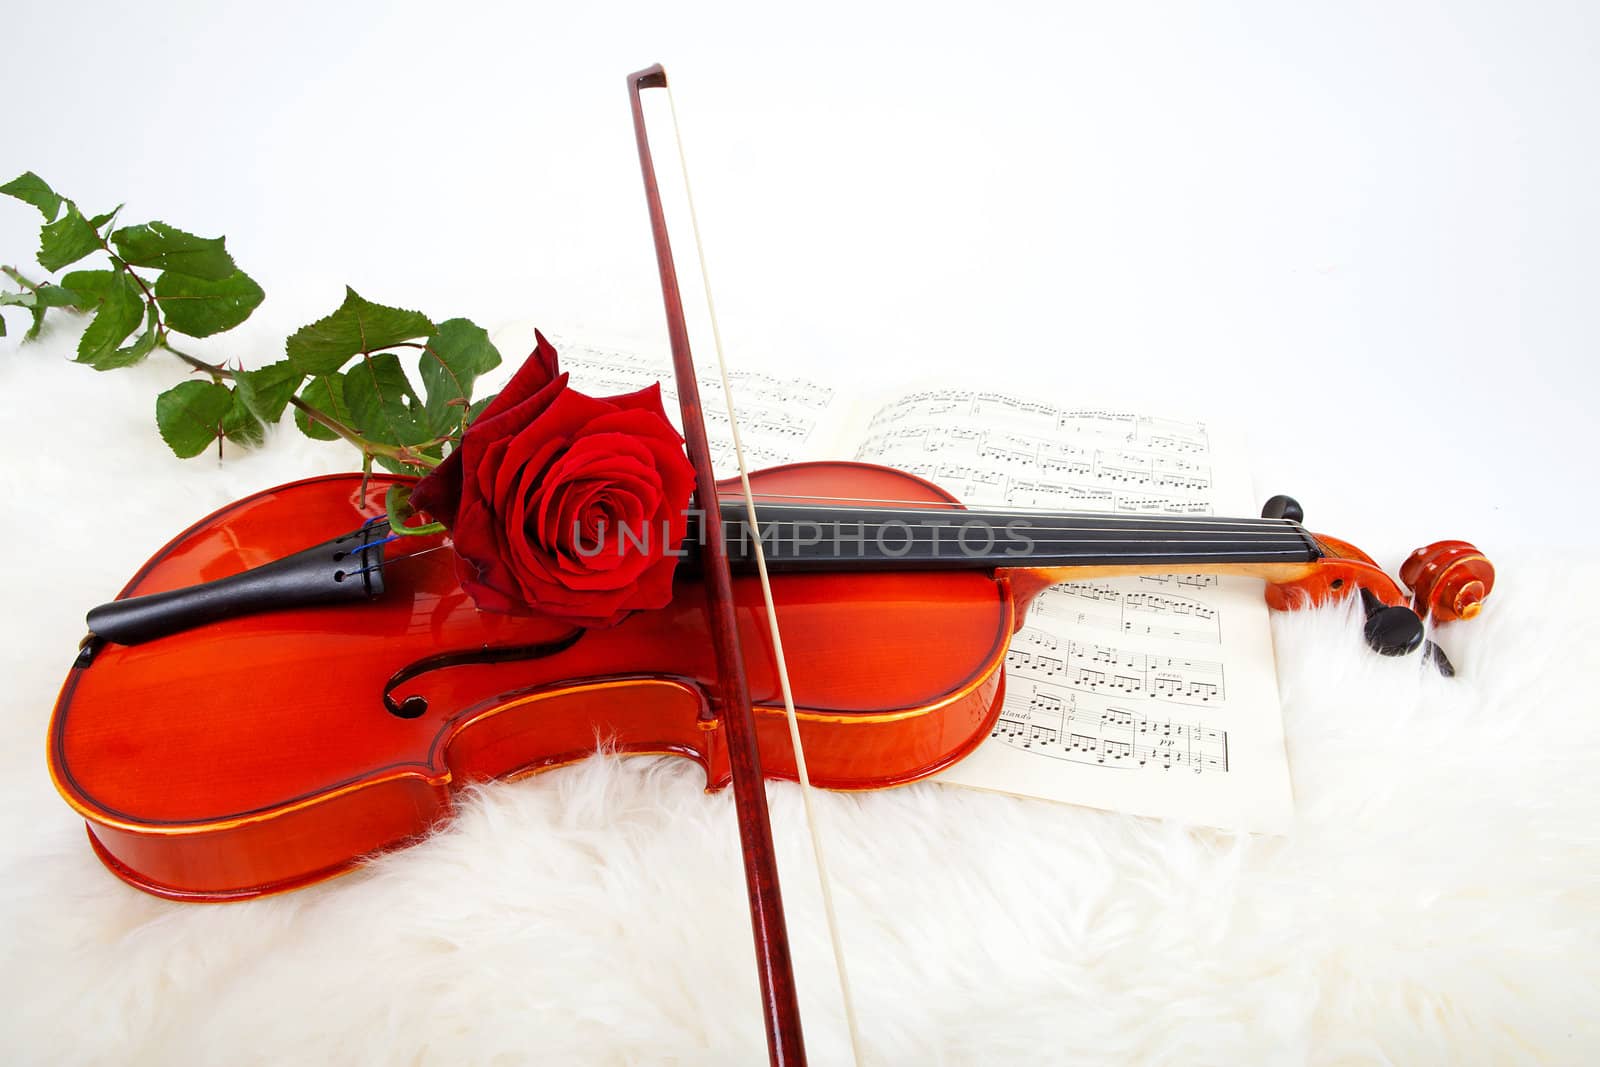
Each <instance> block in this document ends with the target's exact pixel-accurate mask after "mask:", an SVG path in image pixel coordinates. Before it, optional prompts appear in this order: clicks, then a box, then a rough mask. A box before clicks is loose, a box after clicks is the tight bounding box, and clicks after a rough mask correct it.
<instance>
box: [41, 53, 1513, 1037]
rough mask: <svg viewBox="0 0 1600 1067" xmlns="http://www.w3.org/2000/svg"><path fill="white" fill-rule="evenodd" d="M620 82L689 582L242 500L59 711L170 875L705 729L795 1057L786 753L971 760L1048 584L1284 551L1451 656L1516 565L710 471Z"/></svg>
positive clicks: (931, 763) (1397, 639) (110, 630)
mask: <svg viewBox="0 0 1600 1067" xmlns="http://www.w3.org/2000/svg"><path fill="white" fill-rule="evenodd" d="M629 86H630V91H631V93H632V100H633V106H634V116H635V127H636V132H637V135H638V138H639V147H640V157H641V167H642V169H643V173H644V177H645V185H646V193H647V201H648V203H649V207H650V212H651V220H652V226H653V229H654V232H655V238H656V241H655V243H656V250H657V255H658V266H659V267H660V270H661V274H662V286H663V293H664V296H665V299H666V306H667V315H668V325H669V337H670V339H671V342H672V349H673V355H674V362H675V368H676V372H677V378H678V383H679V391H680V400H681V402H682V404H683V416H684V419H683V421H684V434H685V439H686V447H687V449H688V453H689V457H690V459H691V461H692V462H693V464H694V466H695V470H696V499H697V501H699V502H700V511H701V518H700V521H699V523H698V526H697V528H696V529H695V530H694V532H693V533H692V535H691V537H690V538H689V540H688V541H686V542H685V544H684V545H683V546H682V547H681V549H680V551H681V552H682V553H683V559H682V561H681V562H680V564H679V566H678V570H677V574H676V578H675V583H674V587H673V597H672V600H671V602H670V604H669V605H668V606H667V607H665V608H663V609H661V610H658V611H643V612H637V613H635V614H633V615H631V616H629V617H627V618H626V619H624V620H623V621H622V622H620V623H619V624H618V625H615V626H613V627H610V628H605V629H588V630H585V629H581V628H576V627H573V626H571V625H570V624H568V623H565V622H562V621H559V620H556V619H552V618H547V617H544V616H540V615H536V614H535V615H500V614H491V613H486V612H481V611H478V610H477V609H476V608H475V607H474V605H473V603H472V601H471V599H470V598H469V597H468V595H467V594H466V593H465V592H464V591H463V589H462V588H461V585H460V583H459V582H458V580H457V577H456V572H455V569H454V567H453V566H452V562H451V558H450V553H449V552H448V551H439V550H440V549H443V548H445V547H446V543H445V540H444V538H443V537H442V536H441V535H434V536H423V537H395V536H393V532H392V531H391V530H390V528H389V525H388V523H389V520H387V519H386V518H385V517H384V516H385V507H384V498H385V494H386V493H387V491H388V490H389V488H390V487H391V486H394V485H408V484H410V480H409V479H406V478H402V477H399V476H375V477H371V478H370V479H364V478H363V477H362V476H361V475H358V474H351V475H335V476H327V477H320V478H312V479H308V480H305V481H300V482H295V483H293V484H290V485H285V486H281V487H278V488H275V489H271V490H268V491H266V492H262V493H257V494H255V495H253V496H249V497H246V498H245V499H243V500H240V501H237V502H235V503H233V504H230V505H228V506H227V507H224V508H222V509H221V510H219V511H217V512H215V513H214V514H211V515H209V516H207V517H205V518H203V519H201V520H200V521H199V522H197V523H195V524H194V525H192V526H191V527H189V528H188V529H187V530H184V531H183V532H182V533H180V534H178V535H177V536H176V537H174V538H173V539H172V540H171V541H170V542H169V543H168V544H167V545H166V546H165V547H164V548H162V549H161V550H160V551H159V552H157V553H156V554H155V555H154V556H153V557H152V558H151V559H150V561H149V562H148V563H146V564H145V565H144V567H143V568H141V569H140V570H139V572H138V573H137V574H136V575H135V576H134V577H133V579H132V580H131V581H130V582H129V583H128V584H127V586H126V587H125V588H124V589H123V590H122V592H121V594H120V595H119V596H118V598H117V599H116V600H115V601H113V602H111V603H109V604H106V605H103V606H102V607H100V608H96V609H95V610H94V611H92V612H90V614H89V619H88V621H89V629H90V636H89V637H87V638H86V639H85V642H84V644H83V645H82V647H81V650H80V653H79V656H78V659H77V661H76V663H75V664H74V666H73V667H72V669H71V672H70V675H69V676H68V678H67V680H66V682H65V685H64V686H63V688H62V691H61V694H60V697H59V700H58V701H57V704H56V707H55V711H54V715H53V717H52V720H51V723H50V729H49V741H48V745H49V755H48V759H49V767H50V773H51V775H52V778H53V780H54V782H55V784H56V786H57V788H58V789H59V791H60V792H61V794H62V796H63V797H64V798H65V799H66V801H67V802H68V803H69V804H70V805H71V806H72V807H73V808H74V809H76V810H77V811H78V813H79V814H81V815H82V816H83V818H84V819H85V821H86V823H87V825H88V832H89V840H90V844H91V845H92V847H93V848H94V850H95V852H96V854H97V855H98V856H99V858H100V859H101V860H102V861H103V862H104V864H105V865H106V866H107V867H108V868H109V869H110V870H111V871H112V872H113V873H114V874H116V875H117V876H118V877H119V878H121V879H123V880H124V881H126V882H128V883H130V884H131V885H134V886H136V887H137V888H139V889H142V890H144V891H146V892H150V893H154V894H157V895H159V896H163V897H167V898H170V899H174V900H185V901H227V900H237V899H242V898H248V897H255V896H260V895H262V894H268V893H276V892H280V891H284V890H288V889H292V888H295V887H297V886H302V885H305V884H308V883H311V882H316V881H319V880H322V879H325V878H328V877H330V876H333V875H336V874H338V873H340V872H342V871H346V870H348V869H350V868H351V867H352V865H354V864H355V863H356V862H357V861H358V860H359V859H360V858H361V857H363V856H366V855H368V854H370V853H373V852H375V851H378V850H383V849H390V848H395V847H397V846H401V845H404V844H405V843H406V842H408V841H411V840H414V839H416V838H417V837H418V836H419V835H421V834H423V833H425V832H426V831H428V830H429V829H430V828H431V827H433V826H434V825H436V824H437V823H438V822H439V821H440V820H442V819H444V818H446V817H447V816H448V814H449V812H450V810H451V806H452V802H453V796H454V794H455V793H456V791H457V790H459V789H460V788H461V787H462V786H463V785H464V784H466V783H469V782H475V781H482V780H485V779H515V778H518V777H522V776H525V775H529V774H533V773H537V772H539V771H543V770H548V769H550V768H554V767H559V766H562V765H564V764H568V763H572V762H575V761H577V760H581V759H584V758H586V757H588V756H590V755H591V754H592V753H593V752H594V751H595V749H596V747H597V745H604V746H605V747H606V748H608V749H609V750H611V751H615V752H617V753H622V754H645V753H649V754H672V755H678V756H684V757H687V758H689V759H693V760H695V761H696V762H698V763H699V764H700V765H701V766H702V767H703V768H704V769H705V774H706V781H707V786H708V788H710V789H719V788H722V787H723V786H726V785H729V784H730V783H731V784H732V785H733V787H734V789H735V792H736V797H737V799H738V810H739V822H740V832H741V836H742V840H743V842H744V846H745V853H746V859H747V863H746V871H747V881H748V883H749V892H750V900H751V908H752V923H753V928H754V930H755V944H756V950H757V959H758V965H759V974H760V978H761V982H762V990H763V1004H764V1011H765V1013H766V1022H767V1027H768V1035H769V1049H770V1050H771V1054H772V1059H773V1062H775V1063H778V1062H785V1063H799V1062H803V1061H804V1051H803V1045H802V1043H801V1040H800V1029H799V1016H798V1010H797V1008H796V1007H795V1003H794V991H793V977H792V973H791V971H790V967H789V958H788V948H787V942H786V933H785V928H784V925H783V918H782V905H781V895H780V894H779V891H778V886H777V874H776V865H775V863H774V862H773V859H772V842H771V835H770V828H769V827H768V826H767V824H766V810H765V795H764V792H763V786H762V782H763V779H764V778H784V779H801V780H806V779H808V780H809V781H810V782H812V783H815V784H816V785H818V786H822V787H824V788H829V789H879V788H885V787H889V786H894V785H899V784H902V783H906V782H913V781H917V780H919V779H922V778H925V777H927V776H929V775H932V774H934V773H936V772H938V771H940V770H941V769H943V768H945V767H948V766H949V765H951V764H952V763H954V762H956V761H958V760H960V759H961V758H962V757H964V756H965V755H967V754H968V753H970V752H971V751H972V750H973V749H974V748H976V747H977V746H978V745H979V744H980V743H981V742H982V741H983V740H984V739H986V738H987V737H988V736H989V735H990V733H991V731H992V730H993V728H994V726H995V721H996V718H997V716H998V714H999V711H1000V707H1001V702H1002V698H1003V695H1004V689H1005V681H1006V679H1005V656H1006V649H1007V644H1008V641H1009V639H1010V637H1011V635H1012V634H1013V633H1014V632H1015V631H1016V630H1017V629H1018V628H1019V627H1020V626H1021V625H1022V623H1023V621H1024V619H1025V618H1026V616H1027V613H1028V609H1029V606H1030V604H1031V603H1032V602H1033V600H1034V598H1035V597H1037V595H1038V594H1039V593H1040V592H1041V591H1043V590H1044V589H1046V588H1048V587H1049V586H1051V585H1054V584H1057V583H1059V582H1064V581H1072V580H1079V579H1085V578H1099V577H1107V576H1113V575H1128V574H1164V573H1170V572H1174V571H1179V572H1185V573H1205V574H1220V575H1244V576H1250V577H1255V578H1259V579H1262V580H1264V582H1265V583H1266V596H1267V600H1268V602H1269V604H1270V605H1271V606H1272V607H1274V608H1277V609H1291V608H1296V607H1303V606H1310V605H1316V604H1322V603H1326V602H1329V601H1330V600H1334V599H1339V598H1343V597H1359V598H1361V600H1362V601H1363V602H1364V604H1365V606H1366V610H1367V623H1366V628H1365V636H1366V639H1367V641H1368V642H1369V644H1371V645H1372V646H1373V647H1374V648H1375V649H1376V650H1377V651H1379V652H1382V653H1385V654H1402V653H1406V652H1412V651H1415V650H1417V649H1418V648H1425V649H1426V650H1427V651H1428V653H1429V654H1430V655H1432V656H1433V657H1434V658H1435V661H1436V662H1438V663H1439V665H1440V667H1441V669H1446V668H1448V661H1447V660H1445V659H1444V657H1443V654H1442V653H1440V652H1438V651H1437V649H1433V648H1432V646H1431V645H1429V644H1427V643H1426V642H1425V640H1424V628H1423V621H1424V620H1425V619H1429V618H1431V619H1433V620H1434V621H1438V622H1445V621H1450V620H1454V619H1460V618H1470V617H1471V616H1473V615H1475V614H1476V613H1477V612H1478V610H1479V609H1480V608H1481V606H1482V603H1483V601H1484V600H1485V598H1486V597H1487V596H1488V595H1489V593H1490V591H1491V589H1492V587H1493V582H1494V571H1493V567H1492V565H1491V564H1490V563H1489V562H1488V560H1486V559H1485V558H1484V557H1483V555H1482V553H1480V552H1478V551H1477V550H1476V549H1475V548H1473V546H1471V545H1470V544H1467V543H1466V542H1462V541H1444V542H1437V543H1435V544H1432V545H1429V546H1427V547H1425V548H1422V549H1418V550H1417V552H1416V553H1414V554H1413V555H1412V556H1411V558H1410V559H1409V560H1408V561H1407V562H1406V564H1405V566H1404V567H1403V568H1402V570H1401V574H1400V581H1398V582H1397V581H1395V580H1394V579H1392V578H1390V577H1389V576H1388V575H1387V574H1385V573H1384V571H1383V570H1382V569H1381V568H1379V567H1378V566H1377V565H1376V564H1375V563H1374V562H1373V561H1372V560H1371V559H1370V558H1369V557H1367V556H1366V555H1365V554H1363V553H1362V552H1361V551H1360V550H1359V549H1356V548H1355V547H1354V546H1352V545H1350V544H1348V543H1346V542H1344V541H1341V540H1338V539H1335V538H1332V537H1327V536H1324V535H1320V534H1314V533H1311V532H1309V531H1308V530H1307V529H1306V528H1305V526H1304V525H1303V522H1302V519H1303V515H1302V514H1301V510H1300V508H1299V505H1298V504H1296V503H1295V502H1294V501H1293V500H1291V499H1290V498H1288V497H1275V498H1273V500H1271V501H1269V502H1268V504H1267V506H1266V508H1265V509H1264V510H1263V515H1262V516H1261V517H1251V518H1238V519H1214V518H1210V517H1204V518H1202V517H1182V516H1173V517H1149V516H1129V515H1115V514H1105V515H1097V514H1083V513H1058V514H1057V513H1048V512H1040V511H1035V510H1017V511H1003V510H995V509H982V510H968V509H964V508H963V507H962V506H961V505H960V503H959V502H958V501H957V500H956V499H955V498H954V497H952V496H950V495H949V494H948V493H945V492H944V491H943V490H941V489H939V488H938V487H937V486H935V485H933V484H931V483H929V482H928V481H926V480H924V479H922V478H920V477H917V476H915V475H911V474H908V473H905V472H901V471H896V470H891V469H888V468H885V467H878V466H872V465H868V464H862V463H846V462H827V463H799V464H793V465H788V466H782V467H777V468H773V469H769V470H764V471H757V472H753V473H750V474H748V476H747V478H744V479H734V480H730V481H724V482H721V483H716V482H714V481H713V479H712V477H711V471H710V461H709V451H708V449H707V446H706V441H705V431H704V425H703V420H702V418H701V407H700V399H699V394H698V390H697V386H696V376H695V374H694V373H693V364H692V362H691V358H690V353H689V345H688V335H687V330H686V328H685V326H684V320H683V315H682V309H681V305H680V303H679V300H678V294H677V288H678V287H677V279H676V274H675V270H674V268H673V265H672V259H671V251H670V246H669V245H668V243H667V238H666V227H665V221H664V215H663V212H662V208H661V204H660V197H659V194H658V192H657V189H656V182H655V175H654V168H653V163H652V161H651V158H650V154H649V145H648V139H647V137H646V134H645V131H644V123H643V116H642V112H641V110H640V105H639V93H640V91H641V90H642V89H648V88H654V87H661V86H665V75H664V73H662V72H661V71H660V68H658V67H657V68H650V69H649V70H647V71H642V72H640V73H639V74H636V75H633V76H632V77H630V81H629ZM973 531H977V532H973ZM984 532H986V533H987V537H985V536H983V533H984ZM308 546H309V547H308ZM841 546H843V547H841ZM769 603H770V605H771V609H770V610H769ZM780 624H781V642H780V640H779V639H778V633H779V625H780ZM790 706H792V707H793V709H794V714H793V718H792V720H791V718H790V715H789V712H788V708H789V707H790ZM797 740H798V742H799V743H798V745H797V744H796V741H797Z"/></svg>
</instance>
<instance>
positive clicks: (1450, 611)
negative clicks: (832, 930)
mask: <svg viewBox="0 0 1600 1067" xmlns="http://www.w3.org/2000/svg"><path fill="white" fill-rule="evenodd" d="M1261 515H1262V518H1268V519H1286V520H1288V521H1289V522H1293V523H1299V522H1300V521H1301V520H1302V519H1303V518H1304V512H1303V510H1302V509H1301V507H1300V505H1299V503H1298V502H1297V501H1295V500H1294V498H1292V497H1287V496H1275V497H1273V498H1272V499H1271V500H1268V501H1267V503H1266V506H1265V507H1263V508H1262V509H1261ZM1316 540H1317V544H1318V545H1319V546H1320V547H1321V549H1322V550H1323V552H1324V553H1326V554H1325V555H1324V556H1323V558H1321V559H1319V560H1318V561H1317V562H1316V563H1315V564H1313V565H1312V566H1311V567H1310V568H1309V569H1308V570H1306V571H1303V572H1300V573H1295V574H1293V575H1291V576H1287V577H1285V578H1283V579H1280V580H1270V579H1269V580H1268V583H1267V603H1268V605H1269V606H1271V607H1273V608H1274V609H1277V610H1280V611H1283V610H1290V609H1293V608H1295V607H1299V606H1302V605H1315V604H1323V603H1327V602H1329V601H1333V600H1338V599H1342V598H1344V597H1346V596H1357V595H1358V596H1359V597H1360V598H1361V604H1362V607H1363V609H1364V610H1365V613H1366V624H1365V626H1364V627H1363V636H1364V637H1365V638H1366V641H1367V644H1368V645H1369V646H1370V647H1371V648H1372V649H1373V651H1375V652H1378V653H1380V654H1382V655H1385V656H1403V655H1407V654H1409V653H1411V652H1414V651H1416V650H1417V649H1418V648H1421V649H1422V650H1423V653H1424V655H1426V656H1427V657H1428V658H1429V659H1430V660H1432V661H1433V662H1434V663H1435V664H1436V665H1437V666H1438V667H1439V669H1440V671H1441V672H1442V673H1444V674H1446V675H1449V674H1454V673H1455V671H1454V668H1452V667H1451V666H1450V663H1449V660H1448V659H1446V658H1445V656H1444V653H1443V652H1442V651H1441V650H1439V649H1438V647H1437V646H1435V645H1434V644H1433V642H1431V641H1427V640H1426V639H1425V627H1424V620H1426V619H1427V618H1428V617H1429V616H1430V615H1431V616H1432V618H1433V620H1434V621H1435V622H1451V621H1454V620H1456V619H1470V618H1472V617H1473V616H1475V615H1477V614H1478V612H1479V611H1481V610H1482V607H1483V601H1484V599H1485V598H1486V597H1487V596H1488V595H1489V592H1490V590H1492V589H1493V588H1494V565H1493V564H1491V563H1490V562H1489V561H1488V559H1486V558H1485V557H1484V555H1483V553H1482V552H1479V551H1478V549H1477V548H1476V547H1474V546H1473V545H1471V544H1468V543H1467V542H1466V541H1435V542H1434V543H1433V544H1431V545H1427V546H1425V547H1423V548H1419V549H1417V550H1416V551H1415V552H1413V553H1412V554H1411V556H1410V557H1409V558H1408V559H1407V560H1406V562H1405V563H1404V564H1403V565H1402V566H1401V568H1400V582H1396V581H1395V580H1394V579H1393V578H1391V577H1390V576H1389V575H1388V574H1386V573H1385V572H1384V570H1383V569H1382V568H1381V567H1379V566H1378V565H1377V563H1376V562H1375V561H1374V560H1373V559H1372V557H1371V556H1368V555H1367V554H1366V553H1365V552H1363V551H1361V550H1360V549H1359V548H1357V547H1356V546H1354V545H1352V544H1350V543H1349V542H1347V541H1341V540H1339V539H1338V538H1334V537H1328V536H1327V535H1325V534H1318V535H1316ZM1401 583H1404V584H1401ZM1408 591H1409V595H1408Z"/></svg>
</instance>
